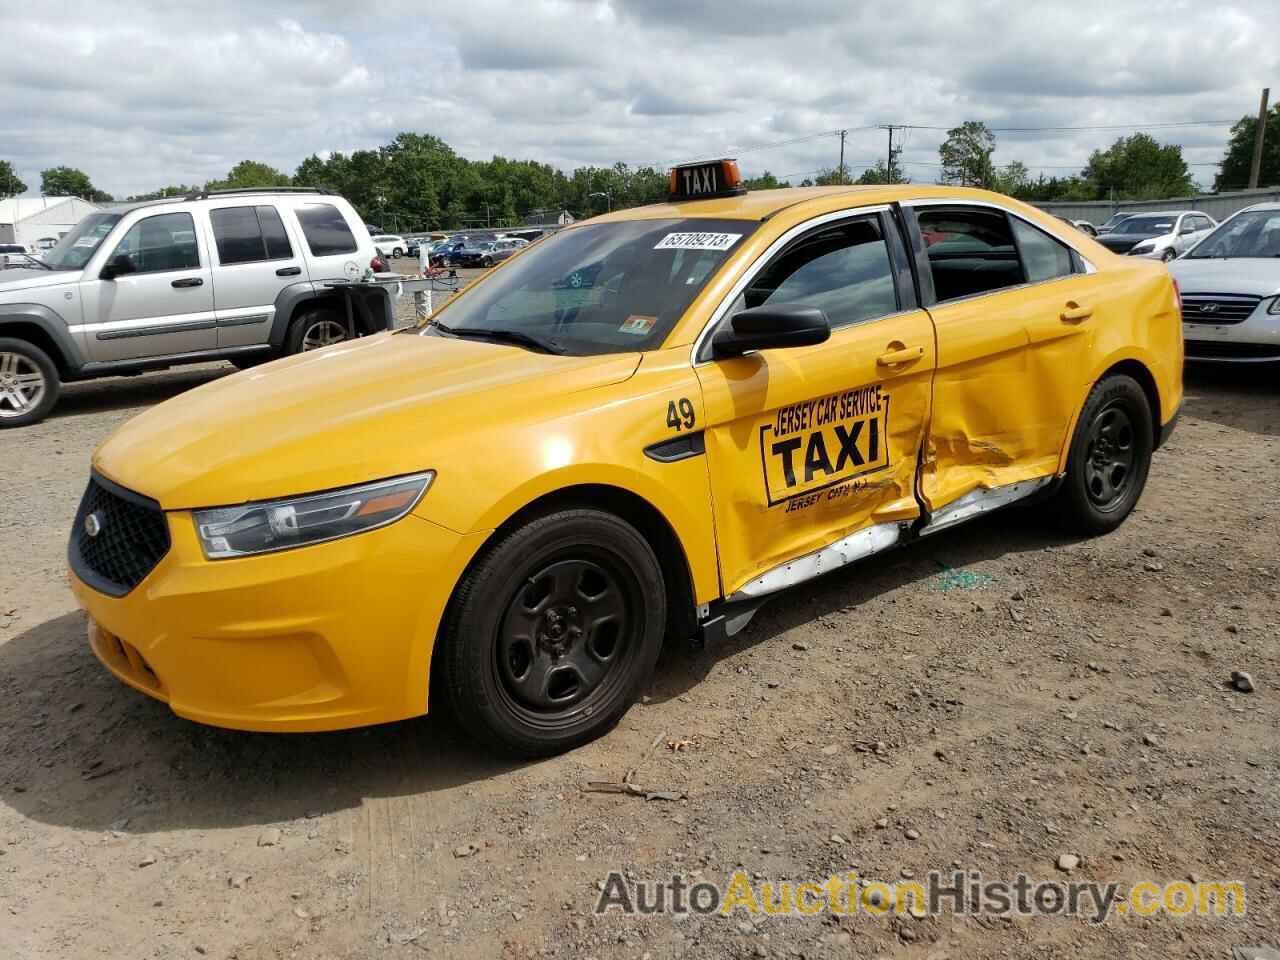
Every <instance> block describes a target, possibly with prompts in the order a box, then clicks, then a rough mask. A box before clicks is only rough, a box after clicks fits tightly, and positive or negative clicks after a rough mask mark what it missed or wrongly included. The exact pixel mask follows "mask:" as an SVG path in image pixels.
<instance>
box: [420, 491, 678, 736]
mask: <svg viewBox="0 0 1280 960" xmlns="http://www.w3.org/2000/svg"><path fill="white" fill-rule="evenodd" d="M665 623H666V588H665V585H664V583H663V579H662V570H661V567H660V566H659V564H658V559H657V557H656V556H655V555H654V552H653V548H652V547H651V546H650V545H649V543H648V542H647V541H646V540H645V539H644V538H643V537H642V536H641V535H640V534H639V533H638V532H637V531H636V530H635V529H634V528H633V527H632V526H631V525H630V524H628V523H626V522H625V521H623V520H622V519H620V518H619V517H617V516H614V515H613V514H610V513H605V512H603V511H600V510H592V509H568V510H560V511H557V512H555V513H551V514H546V515H543V516H541V517H538V518H537V519H534V520H531V521H530V522H528V523H526V524H524V525H523V526H521V527H519V528H518V529H516V530H514V531H512V532H511V533H508V534H506V535H505V536H503V537H502V538H501V539H500V540H498V541H497V542H496V543H494V544H493V545H492V546H490V547H488V548H486V549H485V551H484V553H483V554H482V555H481V556H480V558H479V559H478V561H477V562H476V563H474V564H473V566H472V568H471V569H470V570H469V571H468V572H467V574H466V575H465V576H464V577H463V579H462V582H461V584H460V585H459V588H458V590H457V592H456V593H455V595H454V598H453V601H452V603H451V604H450V608H449V612H448V614H447V617H446V624H445V629H444V631H443V634H442V637H441V644H440V649H439V656H440V657H441V658H442V663H441V670H442V674H441V677H440V679H441V680H442V681H443V686H444V691H447V694H448V699H449V702H450V705H451V707H452V709H453V712H454V715H455V716H456V717H457V719H458V721H459V723H460V726H461V727H462V728H463V729H465V730H467V731H469V732H471V733H473V734H475V735H476V736H477V737H478V738H479V739H481V740H483V741H485V742H486V743H488V744H489V745H491V746H493V747H495V748H497V749H498V750H499V751H501V752H503V753H507V754H510V755H514V756H520V757H537V756H548V755H551V754H556V753H561V752H563V751H565V750H568V749H570V748H572V747H575V746H578V745H580V744H583V743H586V742H587V741H589V740H593V739H595V738H596V737H598V736H600V735H601V734H603V733H605V732H607V731H608V730H610V729H611V728H612V727H613V726H614V725H615V724H616V723H617V722H618V720H619V719H620V718H621V717H622V715H623V714H624V713H625V712H626V711H627V708H628V707H630V706H631V704H632V703H633V702H634V701H635V700H636V698H637V697H638V696H639V695H640V690H641V688H642V686H643V684H644V683H645V682H646V681H647V680H648V678H649V676H650V674H651V673H652V672H653V667H654V664H655V663H656V662H657V659H658V653H659V652H660V650H661V647H662V636H663V632H664V628H665ZM444 691H442V692H444Z"/></svg>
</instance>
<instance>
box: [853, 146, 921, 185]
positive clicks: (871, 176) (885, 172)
mask: <svg viewBox="0 0 1280 960" xmlns="http://www.w3.org/2000/svg"><path fill="white" fill-rule="evenodd" d="M897 152H898V151H896V150H895V151H894V153H895V154H896V153H897ZM854 182H855V183H858V184H862V185H863V186H867V185H873V184H881V183H909V182H910V181H909V180H908V179H907V178H906V177H904V176H903V175H902V171H901V170H899V169H898V164H897V163H895V164H894V165H893V173H892V174H891V173H890V172H889V167H888V165H887V164H886V163H885V162H884V161H883V160H877V161H876V163H875V166H873V167H867V169H865V170H863V171H862V173H861V174H860V175H859V177H858V179H857V180H855V181H854Z"/></svg>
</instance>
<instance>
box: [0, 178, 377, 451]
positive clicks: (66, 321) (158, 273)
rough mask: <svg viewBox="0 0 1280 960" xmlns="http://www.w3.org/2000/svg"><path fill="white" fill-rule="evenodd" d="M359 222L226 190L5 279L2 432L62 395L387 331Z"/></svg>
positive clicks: (143, 212) (71, 244)
mask: <svg viewBox="0 0 1280 960" xmlns="http://www.w3.org/2000/svg"><path fill="white" fill-rule="evenodd" d="M376 257H377V253H376V251H375V249H374V245H373V241H372V240H371V239H370V237H369V232H368V230H367V229H366V228H365V226H364V222H363V221H362V220H361V218H360V217H359V216H358V215H357V214H356V212H355V210H354V209H353V208H352V206H351V204H349V203H348V202H347V201H346V200H344V199H343V198H342V197H338V196H332V195H329V194H327V193H325V192H324V191H321V190H314V189H302V188H299V189H281V188H272V189H270V190H228V191H217V192H207V193H200V194H192V195H191V196H188V197H185V198H180V199H170V200H157V201H154V202H150V203H142V204H138V205H137V206H134V207H129V208H126V209H119V210H111V211H109V212H101V213H93V214H90V215H89V216H87V217H85V218H84V219H83V220H81V221H80V223H78V224H77V225H76V226H75V228H74V229H73V230H71V232H70V233H68V234H67V235H66V236H64V237H63V238H62V239H61V240H60V241H59V242H58V244H57V246H55V247H54V248H53V249H52V250H50V251H48V252H47V253H46V254H45V255H44V257H43V265H40V264H38V263H34V262H33V263H32V265H31V269H16V270H15V269H10V270H5V271H3V272H0V428H4V427H18V426H24V425H26V424H29V423H35V422H36V421H37V420H40V419H42V418H43V417H44V416H45V415H46V414H48V412H49V411H50V410H51V409H52V408H53V405H54V404H55V403H56V402H57V399H58V392H59V390H60V386H61V384H62V383H65V382H68V381H72V380H85V379H89V378H92V377H105V376H117V375H120V374H134V373H141V372H143V371H146V370H158V369H163V368H166V367H171V366H175V365H177V364H183V363H202V362H206V361H209V360H218V359H224V360H230V361H231V362H232V363H234V364H235V365H236V366H238V367H241V368H244V367H249V366H253V365H255V364H258V363H261V362H263V361H264V360H270V359H272V358H274V357H278V356H283V355H286V354H291V353H299V352H301V351H303V350H309V349H313V348H316V347H321V346H327V345H328V344H331V343H336V342H338V341H341V340H344V339H347V338H348V337H349V336H352V335H360V334H364V333H372V332H374V331H377V330H382V329H386V328H387V327H389V326H391V325H392V312H391V301H390V297H389V296H388V295H387V294H386V292H385V291H383V290H380V289H368V288H359V292H357V291H355V290H353V291H351V293H350V297H351V300H349V301H346V302H344V294H343V293H342V292H340V291H338V290H335V289H334V288H333V287H332V286H331V285H329V284H332V283H333V281H341V280H354V279H358V278H360V277H362V276H364V275H365V274H366V272H367V271H368V269H369V268H373V269H375V270H376V269H379V268H380V267H381V264H380V262H378V261H377V260H376Z"/></svg>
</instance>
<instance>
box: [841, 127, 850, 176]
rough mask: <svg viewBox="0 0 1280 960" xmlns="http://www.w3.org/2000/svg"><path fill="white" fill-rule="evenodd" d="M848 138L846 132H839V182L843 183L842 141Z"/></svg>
mask: <svg viewBox="0 0 1280 960" xmlns="http://www.w3.org/2000/svg"><path fill="white" fill-rule="evenodd" d="M847 136H849V131H848V130H841V131H840V182H841V183H844V140H845V137H847Z"/></svg>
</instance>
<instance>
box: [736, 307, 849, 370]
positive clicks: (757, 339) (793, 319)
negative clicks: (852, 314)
mask: <svg viewBox="0 0 1280 960" xmlns="http://www.w3.org/2000/svg"><path fill="white" fill-rule="evenodd" d="M830 336H831V324H829V323H828V322H827V315H826V314H825V313H823V312H822V311H821V310H819V309H818V308H817V307H806V306H803V305H802V304H798V303H778V304H765V305H763V306H759V307H752V308H751V309H750V310H743V311H742V312H741V313H735V314H734V315H733V319H732V320H731V321H730V328H729V329H727V330H721V331H719V332H718V333H717V334H716V335H715V336H714V337H712V338H711V355H712V356H713V357H715V358H716V359H717V360H723V359H725V358H728V357H740V356H742V355H743V354H744V353H747V352H748V351H750V350H768V349H778V348H781V347H808V346H812V345H813V344H815V343H824V342H825V341H826V340H827V339H828V338H830Z"/></svg>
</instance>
